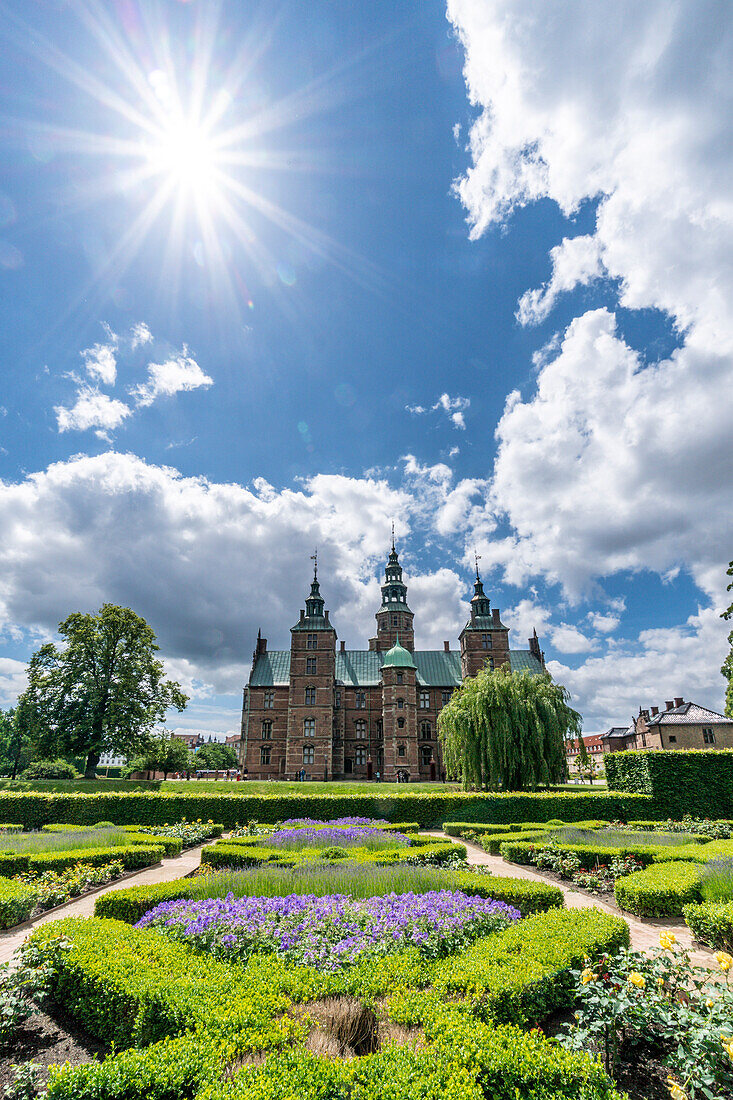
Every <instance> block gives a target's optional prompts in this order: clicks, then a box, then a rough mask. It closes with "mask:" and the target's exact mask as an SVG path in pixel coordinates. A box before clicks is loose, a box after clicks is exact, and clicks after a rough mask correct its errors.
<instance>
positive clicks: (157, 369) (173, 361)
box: [129, 348, 214, 406]
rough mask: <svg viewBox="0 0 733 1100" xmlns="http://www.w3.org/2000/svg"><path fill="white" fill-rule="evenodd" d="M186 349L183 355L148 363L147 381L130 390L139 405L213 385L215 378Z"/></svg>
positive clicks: (150, 403)
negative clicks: (203, 369)
mask: <svg viewBox="0 0 733 1100" xmlns="http://www.w3.org/2000/svg"><path fill="white" fill-rule="evenodd" d="M186 351H187V349H186V348H184V349H183V354H182V355H174V356H171V358H169V359H166V360H165V362H163V363H148V380H147V382H143V383H140V385H138V386H133V388H132V389H131V390H130V391H129V392H130V396H131V397H133V398H134V399H135V401H136V403H137V404H138V405H141V406H146V405H152V404H153V402H154V401H155V400H156V399H157V398H158V397H172V396H173V395H174V394H176V393H184V392H187V391H189V390H197V389H200V387H202V386H211V385H213V383H214V380H213V378H210V377H209V376H208V374H205V373H204V371H202V369H201V367H200V366H199V365H198V363H197V362H196V360H195V359H192V358H191V356H190V355H187V354H186Z"/></svg>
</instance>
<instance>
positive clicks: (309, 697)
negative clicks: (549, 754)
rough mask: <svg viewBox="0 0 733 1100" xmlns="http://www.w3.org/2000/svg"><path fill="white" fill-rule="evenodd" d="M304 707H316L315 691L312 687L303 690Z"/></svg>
mask: <svg viewBox="0 0 733 1100" xmlns="http://www.w3.org/2000/svg"><path fill="white" fill-rule="evenodd" d="M305 705H306V706H307V707H314V706H315V705H316V689H315V688H314V687H307V688H306V689H305Z"/></svg>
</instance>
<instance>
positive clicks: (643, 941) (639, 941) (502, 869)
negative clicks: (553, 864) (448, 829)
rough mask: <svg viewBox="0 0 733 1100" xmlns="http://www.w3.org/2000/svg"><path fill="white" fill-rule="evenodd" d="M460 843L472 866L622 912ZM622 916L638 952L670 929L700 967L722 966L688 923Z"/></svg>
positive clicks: (580, 903)
mask: <svg viewBox="0 0 733 1100" xmlns="http://www.w3.org/2000/svg"><path fill="white" fill-rule="evenodd" d="M431 836H436V837H441V838H442V839H445V840H456V839H457V838H456V837H449V836H448V835H447V834H446V833H442V832H437V831H433V832H431ZM460 843H461V844H465V845H466V850H467V852H468V862H469V863H474V864H476V865H478V866H481V867H488V868H489V870H490V871H492V872H493V874H495V875H503V876H507V877H510V878H527V879H534V881H535V882H551V883H552V884H553V885H555V886H559V887H560V889H561V890H562V892H563V894H564V895H565V904H566V906H567V907H568V909H581V908H587V907H588V906H589V905H593V906H595V907H596V909H602V910H603V911H604V913H612V914H613V915H614V916H618V915H619V910H618V909H616V908H614V907H613V906H611V905H607V904H606V903H605V902H603V901H601V900H600V898H594V897H589V896H588V895H587V894H581V893H579V891H577V890H573V889H572V888H571V887H569V886H565V885H564V884H563V883H562V882H556V881H555V880H554V879H550V878H545V876H544V875H541V874H539V873H538V872H537V871H533V870H530V868H529V867H524V866H522V865H521V864H518V863H507V861H506V860H504V859H502V857H501V856H492V855H489V853H488V852H485V851H484V850H483V848H481V847H480V846H479V845H478V844H472V843H471V842H470V841H468V840H461V841H460ZM620 915H621V916H622V917H623V918H624V920H625V921H626V923H627V924H628V926H629V929H630V931H631V946H632V947H633V948H635V949H636V950H637V951H649V950H650V949H651V948H653V947H658V946H659V933H660V932H662V931H666V930H670V931H672V932H674V934H675V936H676V937H677V940H678V942H679V943H680V944H681V945H682V946H683V947H686V948H687V949H688V950H689V951H690V955H691V958H692V960H693V962H694V963H696V964H697V965H698V966H707V967H712V968H713V969H715V970H717V969H718V964H717V963H716V962H715V960H714V958H713V952H712V951H708V950H707V948H704V947H699V946H697V945H693V939H692V934H691V932H690V929H689V928H688V927H687V925H686V924H685V923H684V921H682V920H680V919H678V918H670V919H668V920H652V919H651V918H649V919H645V920H642V919H641V918H639V917H634V916H632V915H631V914H630V913H623V912H622V913H621V914H620Z"/></svg>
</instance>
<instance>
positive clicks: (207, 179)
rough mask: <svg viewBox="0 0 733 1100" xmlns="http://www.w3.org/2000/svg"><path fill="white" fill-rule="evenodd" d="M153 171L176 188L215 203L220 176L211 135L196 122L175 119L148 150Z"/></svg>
mask: <svg viewBox="0 0 733 1100" xmlns="http://www.w3.org/2000/svg"><path fill="white" fill-rule="evenodd" d="M147 159H148V164H149V167H150V171H151V173H152V174H153V175H154V176H159V177H161V182H162V183H164V184H169V185H170V186H171V187H172V188H173V189H175V190H178V191H180V192H184V193H188V194H190V195H192V196H194V197H195V198H196V199H198V200H201V201H207V200H208V201H213V200H214V199H215V197H216V196H215V192H216V187H217V181H218V176H219V168H218V163H217V161H218V158H217V148H216V144H215V141H214V138H213V135H212V134H211V132H210V131H209V130H208V129H207V127H205V126H204V125H202V124H201V123H199V122H197V121H196V120H194V119H187V118H184V117H179V118H174V119H171V120H170V122H169V123H168V124H167V125H166V126H165V127H163V129H162V130H161V132H160V134H159V135H157V136H156V139H155V140H154V141H153V142H151V144H150V147H149V149H148V150H147Z"/></svg>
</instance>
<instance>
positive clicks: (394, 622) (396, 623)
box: [392, 615, 400, 626]
mask: <svg viewBox="0 0 733 1100" xmlns="http://www.w3.org/2000/svg"><path fill="white" fill-rule="evenodd" d="M399 625H400V617H399V615H393V616H392V626H399Z"/></svg>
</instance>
